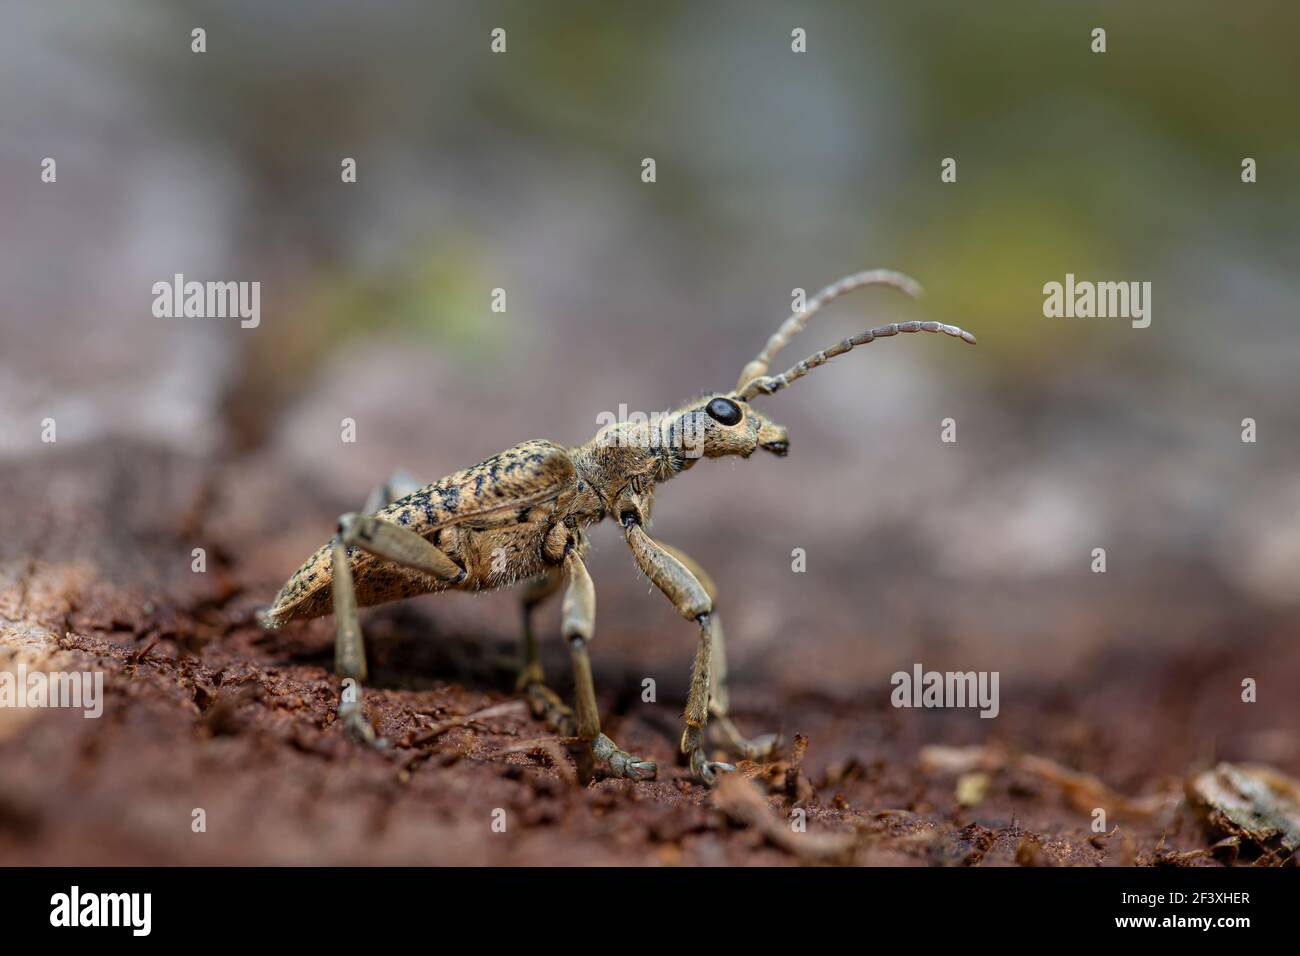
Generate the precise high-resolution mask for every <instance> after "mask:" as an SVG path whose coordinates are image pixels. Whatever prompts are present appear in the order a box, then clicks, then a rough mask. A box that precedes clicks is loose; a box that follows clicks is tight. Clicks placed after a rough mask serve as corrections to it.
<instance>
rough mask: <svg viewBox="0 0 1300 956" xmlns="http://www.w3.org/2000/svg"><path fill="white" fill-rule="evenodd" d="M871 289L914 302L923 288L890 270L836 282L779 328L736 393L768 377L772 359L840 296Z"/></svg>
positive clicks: (747, 369)
mask: <svg viewBox="0 0 1300 956" xmlns="http://www.w3.org/2000/svg"><path fill="white" fill-rule="evenodd" d="M868 285H888V286H893V287H894V288H895V289H899V290H901V291H903V292H906V293H907V294H908V295H910V296H912V297H913V298H916V297H917V296H919V295H920V294H921V292H922V290H921V284H920V283H919V282H917V281H916V280H915V279H913V278H912V277H911V276H905V275H903V273H901V272H894V271H893V270H891V269H871V270H869V271H867V272H856V273H854V274H853V275H851V276H845V277H844V278H843V279H837V280H836V281H835V282H832V283H831V284H830V285H828V286H827V287H826V288H824V289H822V290H821V291H820V292H818V293H817V294H816V295H815V296H813V297H812V298H811V299H809V300H808V302H807V303H806V304H805V306H804V309H803V311H802V312H795V313H793V314H792V315H791V316H790V317H789V318H788V319H786V320H785V321H784V322H782V323H781V326H780V328H778V329H777V330H776V331H775V332H774V333H772V337H771V338H770V339H768V340H767V344H766V345H765V346H763V351H761V352H759V353H758V357H757V358H755V359H754V360H753V361H752V362H750V363H749V364H748V365H746V366H745V369H744V371H742V372H741V373H740V380H739V381H738V382H737V383H736V391H740V390H741V389H743V388H745V387H746V386H747V385H749V383H750V382H752V381H754V379H757V378H761V377H763V376H764V375H766V374H767V369H768V366H769V365H771V364H772V359H773V357H774V356H775V355H776V353H777V352H779V351H781V349H783V348H785V346H786V345H787V344H789V342H790V340H791V339H792V338H794V337H795V336H796V335H798V334H799V333H800V332H801V331H803V327H804V326H805V325H807V324H808V320H809V319H811V318H812V317H813V316H814V315H815V314H816V313H817V312H818V311H819V310H821V308H822V307H823V306H825V305H828V304H830V303H831V302H834V301H835V300H836V299H838V298H839V297H840V296H842V295H846V294H847V293H849V292H852V291H853V290H854V289H860V288H862V287H863V286H868Z"/></svg>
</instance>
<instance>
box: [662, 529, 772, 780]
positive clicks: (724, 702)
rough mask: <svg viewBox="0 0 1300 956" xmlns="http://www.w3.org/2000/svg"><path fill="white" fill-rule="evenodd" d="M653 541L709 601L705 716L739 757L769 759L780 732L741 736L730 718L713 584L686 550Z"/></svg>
mask: <svg viewBox="0 0 1300 956" xmlns="http://www.w3.org/2000/svg"><path fill="white" fill-rule="evenodd" d="M656 543H657V544H658V545H659V547H661V548H663V549H664V550H665V551H667V552H668V553H669V554H671V555H672V556H673V557H674V558H676V559H677V560H678V561H680V562H681V563H682V564H684V565H685V566H686V569H687V570H688V571H690V572H691V574H693V575H695V578H696V580H698V581H699V582H700V585H701V586H702V587H703V588H704V591H705V593H706V594H708V596H709V600H710V601H711V602H712V603H713V611H712V613H711V614H710V619H711V621H712V624H713V633H712V635H711V645H712V648H711V654H710V657H709V669H710V671H711V672H712V678H713V679H712V682H711V687H710V695H709V716H711V717H712V718H713V720H714V724H715V726H717V727H718V728H719V729H720V730H721V731H722V733H723V735H724V736H725V737H726V740H727V743H728V744H729V745H730V747H731V748H732V749H733V750H734V751H735V752H736V753H738V754H739V755H740V756H742V757H744V758H745V759H747V760H760V761H761V760H770V759H771V758H772V756H773V755H774V754H775V753H776V752H777V750H778V749H780V746H781V735H780V734H763V735H762V736H760V737H754V738H752V739H751V738H748V737H745V736H743V735H742V734H741V733H740V730H739V729H738V728H737V727H736V725H735V724H734V723H733V722H732V720H731V715H730V694H729V693H728V690H727V642H726V638H725V636H724V634H723V630H722V616H721V615H720V614H719V613H718V589H717V586H716V585H715V584H714V583H713V579H712V578H711V577H710V576H709V574H708V572H707V571H705V570H704V568H702V567H701V566H700V565H699V563H698V562H696V561H695V560H694V559H693V558H691V556H690V555H688V554H687V553H686V552H684V551H682V550H681V549H680V548H675V547H673V546H672V545H670V544H668V543H667V542H664V541H659V542H656Z"/></svg>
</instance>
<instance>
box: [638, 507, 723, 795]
mask: <svg viewBox="0 0 1300 956" xmlns="http://www.w3.org/2000/svg"><path fill="white" fill-rule="evenodd" d="M624 536H625V537H626V539H627V543H628V547H630V548H631V549H632V556H633V557H634V558H636V563H637V566H638V567H639V568H640V569H641V571H642V572H643V573H644V574H645V576H646V577H648V578H649V579H650V580H651V581H652V582H653V583H654V585H655V587H657V588H658V589H659V590H660V591H662V592H663V593H664V594H665V595H666V596H667V598H668V600H670V601H672V602H673V606H674V607H676V608H677V611H678V613H679V614H681V615H682V617H684V618H686V619H687V620H688V621H695V622H697V623H698V624H699V626H700V641H699V644H698V645H697V646H696V649H695V662H694V664H693V665H692V667H691V688H690V691H689V692H688V694H687V696H686V713H685V715H684V716H685V720H686V729H685V731H683V733H682V742H681V749H682V753H684V754H687V755H689V757H690V762H691V772H692V773H694V774H695V775H696V776H697V777H699V778H700V779H701V780H703V781H704V782H705V783H713V781H714V777H715V772H716V771H718V770H735V769H736V768H735V767H734V766H733V765H731V764H729V763H719V762H717V761H713V760H709V759H708V756H707V754H705V752H704V729H705V727H706V726H707V724H708V720H709V687H710V681H709V673H710V670H709V668H710V659H711V657H712V651H713V618H712V612H713V601H712V600H711V599H710V598H709V595H708V592H707V591H705V589H704V586H703V585H702V584H700V582H699V580H698V579H697V578H696V577H695V575H694V574H692V573H691V572H690V569H689V568H687V567H686V565H685V564H683V563H682V562H681V561H679V560H678V559H677V558H676V557H674V556H673V555H672V554H670V553H669V552H668V551H667V550H665V549H664V548H663V547H662V546H661V545H660V544H659V543H658V542H656V541H654V540H653V539H652V538H651V537H650V536H649V535H648V534H646V533H645V531H644V530H642V528H641V525H640V523H639V522H638V521H636V520H634V519H630V520H627V521H625V523H624Z"/></svg>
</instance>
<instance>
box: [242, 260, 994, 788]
mask: <svg viewBox="0 0 1300 956" xmlns="http://www.w3.org/2000/svg"><path fill="white" fill-rule="evenodd" d="M867 285H888V286H893V287H895V288H897V289H900V290H902V291H904V292H906V293H908V294H910V295H917V294H919V293H920V291H921V290H920V287H919V286H918V285H917V284H916V282H914V281H913V280H912V279H910V278H908V277H907V276H905V275H901V274H899V273H896V272H889V271H886V270H874V271H870V272H860V273H858V274H856V275H851V276H847V277H845V278H843V279H840V280H839V281H838V282H835V283H833V284H832V285H829V286H827V287H826V288H824V289H822V290H821V291H820V292H818V293H817V294H816V295H815V296H813V298H812V299H811V300H809V301H808V303H807V304H806V306H805V308H804V309H803V310H802V311H799V312H796V313H794V314H793V315H791V316H790V317H789V318H788V319H786V320H785V322H783V323H782V324H781V326H780V327H779V328H778V329H777V330H776V332H775V333H774V334H773V335H772V337H771V338H770V339H768V342H767V345H765V346H764V347H763V350H762V351H761V352H760V353H759V354H758V357H757V358H755V359H754V360H753V361H752V362H750V363H749V364H748V365H746V366H745V369H744V371H742V372H741V373H740V380H739V381H738V382H737V383H736V387H735V388H734V389H733V390H731V391H730V392H718V393H715V394H712V395H706V396H704V397H703V398H700V399H697V400H695V401H691V402H687V403H686V404H685V405H682V406H681V407H680V408H678V409H676V410H675V411H673V412H672V413H670V414H669V415H668V416H667V417H666V419H665V420H663V421H662V422H660V423H658V424H657V425H655V426H651V425H648V424H647V423H646V422H643V421H637V422H615V423H611V424H609V425H606V426H605V427H603V428H601V429H600V431H598V432H597V433H596V435H595V437H594V438H592V439H591V440H590V441H588V442H587V443H586V444H584V445H579V446H577V447H576V448H568V449H565V448H561V447H560V446H559V445H556V444H553V443H551V442H549V441H543V440H540V439H538V440H534V441H526V442H524V443H523V444H520V445H516V446H515V447H513V448H511V449H509V450H507V451H504V452H502V453H501V454H499V455H496V456H494V457H492V458H489V459H488V460H487V461H485V462H483V463H481V464H478V465H475V466H474V467H473V468H467V469H466V470H464V471H458V472H456V473H455V474H453V475H449V476H448V477H446V478H443V479H442V480H441V481H435V482H433V483H432V484H428V485H424V486H422V487H419V486H417V485H416V483H415V482H413V481H411V480H410V479H409V478H405V477H402V476H394V478H392V479H390V480H389V481H388V482H387V483H386V484H384V485H383V486H381V487H380V488H378V489H376V491H375V492H374V493H372V495H371V497H370V500H369V501H368V502H367V503H366V506H365V510H364V512H363V513H360V514H345V515H343V516H342V517H341V518H339V523H338V534H337V535H336V536H335V537H334V538H333V539H332V540H331V541H330V542H329V543H328V544H326V545H324V546H323V547H321V548H320V550H318V551H317V552H316V553H315V554H313V555H312V556H311V557H310V558H308V559H307V562H306V563H305V564H304V565H303V566H302V567H301V568H299V569H298V571H297V572H295V574H294V575H293V577H291V578H290V579H289V582H288V583H287V584H286V585H285V586H284V588H283V589H282V590H281V591H280V593H279V595H278V596H277V597H276V599H275V603H274V604H273V605H272V606H271V607H269V608H267V609H265V610H263V611H261V612H260V615H259V616H260V620H261V622H262V624H263V625H264V626H266V627H272V628H275V627H280V626H281V625H283V624H284V623H286V622H288V621H292V620H299V619H306V618H314V617H319V616H321V615H324V614H328V613H330V611H331V610H332V611H333V613H334V621H335V627H336V631H337V640H336V643H335V648H334V669H335V671H336V673H337V674H338V675H339V676H340V677H342V678H345V679H346V678H352V679H353V681H352V683H353V684H354V685H355V686H348V683H349V682H347V681H346V680H345V689H344V692H343V697H342V700H341V702H340V705H339V711H338V712H339V718H340V719H341V720H342V721H343V723H344V726H345V728H346V729H347V731H348V732H349V734H350V735H351V736H352V737H354V738H355V739H357V740H358V741H360V742H363V743H367V744H370V745H372V746H377V747H383V746H385V745H386V742H385V741H384V740H382V739H381V738H379V737H377V736H376V734H375V731H374V729H373V728H372V727H371V725H370V724H369V723H368V722H367V721H366V719H365V717H364V716H363V714H362V692H361V687H360V685H361V683H362V682H364V681H365V679H366V655H365V647H364V645H363V643H362V636H361V628H360V625H359V624H358V622H357V607H358V606H368V605H373V604H382V603H384V602H387V601H396V600H399V599H401V598H407V597H413V596H415V595H419V594H427V593H429V592H433V591H446V590H458V591H484V590H492V589H495V588H499V587H504V586H507V585H510V584H514V583H517V582H519V581H522V580H525V579H527V580H528V584H527V587H526V589H525V591H524V593H523V655H522V663H521V666H520V669H519V675H518V684H517V689H518V690H519V691H521V692H523V693H524V694H525V695H526V696H527V698H528V701H529V706H530V708H531V709H532V711H533V713H534V714H535V715H536V716H537V717H539V718H544V719H545V720H546V721H547V722H548V723H549V724H550V725H551V726H552V727H553V728H554V729H555V730H556V731H557V732H559V733H561V734H564V735H565V736H575V735H576V736H577V737H578V738H579V739H580V740H581V741H582V743H583V745H584V746H585V748H587V752H586V753H585V754H584V763H585V764H587V765H588V766H590V764H591V763H592V758H594V759H595V760H597V761H601V762H603V763H604V764H605V765H606V767H607V768H608V770H609V772H610V773H611V774H612V775H613V776H616V777H631V778H633V779H638V780H640V779H649V778H651V777H653V776H654V775H655V771H656V767H655V764H654V763H652V762H651V761H649V760H644V759H642V758H641V757H638V756H636V755H635V754H630V753H627V752H626V751H623V750H621V749H619V747H618V745H617V744H615V743H614V741H613V740H611V739H610V738H609V737H607V736H606V735H605V734H603V733H601V730H600V718H599V715H598V714H597V711H596V693H595V689H594V687H593V685H592V679H591V662H590V659H589V658H588V656H587V645H588V643H589V642H590V641H591V638H592V632H593V628H594V624H595V612H596V595H595V591H594V589H593V588H592V584H591V577H590V576H589V575H588V574H587V568H586V566H585V565H584V564H583V560H582V559H583V555H584V554H585V553H586V550H587V536H586V533H585V530H584V529H585V528H586V527H587V525H590V524H593V523H595V522H598V521H602V520H604V519H605V518H607V517H609V518H613V519H614V520H616V521H617V522H618V523H619V524H620V525H621V526H622V528H623V534H624V537H625V538H626V539H627V544H628V547H629V548H630V549H631V550H632V556H633V557H634V558H635V559H636V563H637V566H638V567H639V568H640V569H641V571H642V572H644V573H645V575H646V577H648V578H649V579H650V580H651V581H652V582H653V583H654V585H655V586H656V587H657V588H659V590H661V591H662V592H663V593H664V594H665V595H666V596H667V597H668V599H669V600H670V601H672V602H673V604H674V605H675V606H676V608H677V610H678V611H679V612H680V613H681V615H682V616H683V617H685V618H686V620H688V621H693V622H695V623H696V624H698V626H699V643H698V646H697V648H696V652H695V663H694V665H693V667H692V670H691V684H690V692H689V694H688V697H687V702H686V712H685V715H684V716H685V721H686V728H685V732H684V733H683V734H682V740H681V750H682V753H684V754H687V755H689V758H690V767H691V771H692V773H694V774H695V775H696V776H697V777H699V778H700V779H702V780H703V781H704V782H706V783H711V782H713V780H714V778H715V772H716V771H719V770H732V769H734V767H733V766H732V765H731V764H726V763H718V762H714V761H711V760H709V759H708V757H707V756H706V754H705V749H704V747H705V739H704V732H705V726H706V723H707V721H708V718H709V716H710V715H712V717H713V718H714V721H715V724H716V726H717V727H718V728H719V729H721V731H722V732H723V734H724V735H725V737H726V741H727V742H728V743H729V745H730V749H731V750H733V751H734V752H736V753H738V754H740V755H741V756H744V757H747V758H750V759H754V760H762V759H765V758H768V757H770V756H771V755H772V754H773V753H774V752H775V750H776V748H777V747H778V746H779V739H778V737H777V736H776V735H775V734H767V735H764V736H762V737H759V738H756V739H753V740H749V739H746V738H744V737H742V736H741V734H740V732H739V731H738V730H737V729H736V727H735V725H734V724H733V723H732V722H731V720H730V718H729V717H728V716H727V710H728V695H727V688H726V663H725V662H726V655H725V651H724V648H723V636H722V622H721V620H720V619H719V617H718V613H717V611H716V610H714V602H715V601H716V600H717V591H716V590H715V588H714V585H713V582H712V580H711V579H710V578H709V576H708V575H707V574H706V573H705V572H704V570H703V569H702V568H700V566H699V565H697V564H696V563H695V562H694V561H692V560H691V559H690V558H689V557H687V556H686V555H685V554H683V553H682V552H681V551H678V550H677V549H676V548H673V547H670V546H669V545H667V544H664V543H663V542H661V541H656V540H654V539H653V538H651V537H650V536H649V534H647V533H646V526H647V524H648V522H649V520H650V508H651V503H652V501H653V498H654V492H655V486H656V485H658V484H659V483H660V482H664V481H668V480H669V479H670V478H672V477H674V476H676V475H678V474H680V473H682V472H684V471H688V470H689V469H690V468H691V467H692V466H693V465H694V464H695V462H696V461H697V460H698V459H699V457H700V455H703V456H704V457H706V458H720V457H722V456H724V455H739V456H740V457H742V458H748V457H749V456H750V455H751V454H753V452H754V451H755V449H759V448H761V449H763V450H764V451H767V452H771V453H772V454H774V455H778V456H784V455H785V454H786V453H787V452H788V451H789V447H790V444H789V441H788V440H787V438H786V431H785V429H784V428H783V427H781V426H780V425H777V424H776V423H775V422H773V421H771V420H770V419H769V418H767V416H765V415H763V414H762V413H761V412H759V411H758V409H756V408H754V407H753V405H752V402H753V400H754V399H755V398H758V397H759V396H762V395H773V394H775V393H776V392H779V391H781V389H783V388H785V387H787V386H788V385H790V383H792V382H794V381H795V380H796V379H799V378H802V377H803V376H804V375H807V374H808V373H809V372H810V371H812V370H813V369H815V368H817V367H818V366H820V365H823V364H825V363H826V362H827V361H829V360H830V359H832V358H834V357H835V356H837V355H842V354H843V353H845V352H847V351H849V350H850V349H852V348H854V347H855V346H858V345H866V344H867V343H868V342H873V341H875V340H876V339H879V338H885V337H886V336H891V335H897V334H898V333H900V332H943V333H945V334H947V335H952V336H956V337H958V338H961V339H963V340H965V341H966V342H969V343H971V344H974V342H975V337H974V336H973V335H971V334H970V333H969V332H964V331H962V330H961V329H959V328H956V327H955V326H951V325H943V324H942V323H939V322H902V323H896V324H893V325H885V326H881V327H880V328H875V329H868V330H867V331H865V332H862V333H860V334H859V335H855V336H853V337H852V338H847V339H844V340H843V341H842V342H840V343H838V344H837V345H832V346H831V347H830V348H828V349H824V350H823V351H820V352H817V353H815V354H813V355H811V356H809V357H808V358H806V359H804V360H803V361H802V362H799V363H798V364H797V365H794V366H792V367H790V368H789V369H787V370H786V371H785V372H782V373H781V374H780V375H768V374H767V373H768V366H769V365H770V364H771V362H772V359H773V357H774V356H775V355H776V353H777V352H779V351H780V350H781V349H782V348H783V347H784V346H785V345H786V343H788V342H789V341H790V339H791V338H792V337H793V336H794V335H795V334H797V333H798V332H799V331H800V330H802V329H803V327H804V325H805V324H807V322H808V320H809V319H810V318H811V317H812V316H813V314H814V313H816V312H817V311H818V310H819V309H821V308H822V307H823V306H825V305H826V304H827V303H829V302H831V301H832V300H834V299H836V298H838V297H839V296H841V295H844V294H845V293H847V292H851V291H852V290H854V289H858V288H861V287H862V286H867ZM566 583H567V585H568V587H567V590H566V592H565V595H564V602H563V610H562V617H563V633H564V637H565V639H566V641H567V642H568V645H569V651H570V655H571V657H572V661H573V673H574V684H575V692H574V693H575V697H576V701H575V703H576V714H575V713H574V711H573V710H571V709H570V708H569V707H567V706H565V704H564V703H563V702H562V701H561V700H560V698H559V697H558V696H557V695H556V694H555V693H554V692H553V691H551V690H550V689H549V688H548V687H547V686H546V685H545V683H544V682H543V675H542V666H541V663H540V660H539V658H538V654H537V640H536V637H535V636H534V634H533V629H532V612H533V610H534V609H535V608H536V607H537V605H538V604H539V603H541V602H542V601H543V600H545V599H546V598H547V597H550V596H551V595H553V594H554V593H555V592H556V591H558V590H559V588H560V587H561V585H563V584H566Z"/></svg>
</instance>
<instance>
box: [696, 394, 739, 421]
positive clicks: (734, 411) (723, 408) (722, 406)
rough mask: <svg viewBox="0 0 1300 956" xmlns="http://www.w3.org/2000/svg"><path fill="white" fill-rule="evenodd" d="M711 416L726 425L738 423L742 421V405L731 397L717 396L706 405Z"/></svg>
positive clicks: (705, 407)
mask: <svg viewBox="0 0 1300 956" xmlns="http://www.w3.org/2000/svg"><path fill="white" fill-rule="evenodd" d="M704 410H705V411H706V412H708V413H709V417H710V418H712V419H713V420H714V421H716V422H721V423H722V424H724V425H736V424H738V423H739V422H740V419H741V414H740V406H739V405H737V404H736V403H735V402H733V401H732V400H731V399H729V398H715V399H714V400H713V401H711V402H709V404H708V405H706V406H704Z"/></svg>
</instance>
